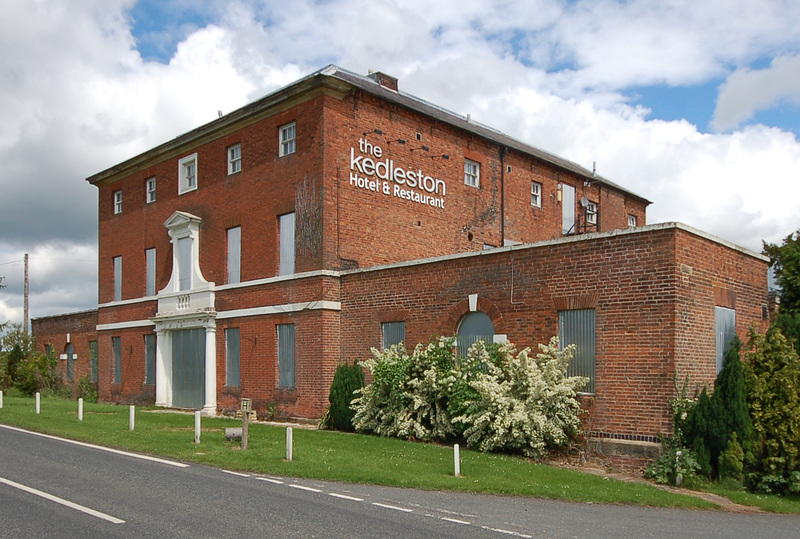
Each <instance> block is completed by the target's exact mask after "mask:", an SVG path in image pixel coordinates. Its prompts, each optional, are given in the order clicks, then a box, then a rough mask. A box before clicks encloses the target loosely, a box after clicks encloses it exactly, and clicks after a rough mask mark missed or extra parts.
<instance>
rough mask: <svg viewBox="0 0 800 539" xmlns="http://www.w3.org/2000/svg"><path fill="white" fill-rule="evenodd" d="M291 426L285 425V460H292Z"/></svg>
mask: <svg viewBox="0 0 800 539" xmlns="http://www.w3.org/2000/svg"><path fill="white" fill-rule="evenodd" d="M293 445H294V443H293V440H292V427H286V460H288V461H291V460H292V453H293V451H292V450H293V447H292V446H293Z"/></svg>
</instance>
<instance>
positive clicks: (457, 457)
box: [453, 444, 461, 477]
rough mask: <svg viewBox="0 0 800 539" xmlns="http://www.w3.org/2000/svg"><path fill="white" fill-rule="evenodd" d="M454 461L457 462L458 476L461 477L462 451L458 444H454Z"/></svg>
mask: <svg viewBox="0 0 800 539" xmlns="http://www.w3.org/2000/svg"><path fill="white" fill-rule="evenodd" d="M453 461H454V462H455V469H456V477H461V452H460V451H459V447H458V444H455V445H454V446H453Z"/></svg>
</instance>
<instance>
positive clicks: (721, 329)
mask: <svg viewBox="0 0 800 539" xmlns="http://www.w3.org/2000/svg"><path fill="white" fill-rule="evenodd" d="M714 311H715V312H714V319H715V322H716V326H717V374H719V371H721V370H722V363H723V361H724V359H725V352H727V351H728V350H730V348H731V342H732V341H733V338H734V337H735V336H736V311H734V310H733V309H728V308H726V307H716V308H715V309H714Z"/></svg>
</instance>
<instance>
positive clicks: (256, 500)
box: [0, 425, 800, 539]
mask: <svg viewBox="0 0 800 539" xmlns="http://www.w3.org/2000/svg"><path fill="white" fill-rule="evenodd" d="M99 536H103V537H137V538H138V537H157V536H158V537H194V538H197V537H223V536H227V537H381V538H384V537H425V536H427V537H467V538H468V537H537V538H538V537H742V538H748V539H749V538H753V537H770V538H778V537H800V516H795V515H791V516H782V515H752V514H751V515H738V514H728V513H721V512H711V511H683V510H669V509H653V508H640V507H628V506H608V505H599V504H575V503H566V502H555V501H548V500H537V499H528V498H519V497H501V496H486V495H472V494H460V493H450V492H428V491H419V490H412V489H397V488H387V487H374V486H369V485H350V484H344V483H333V482H323V481H315V480H303V479H293V478H287V477H274V476H261V475H253V474H246V475H242V474H234V473H231V472H227V471H225V470H219V469H215V468H208V467H205V466H199V465H196V464H190V465H187V464H186V463H181V462H175V461H168V460H158V459H156V460H145V459H142V458H139V457H137V456H135V455H130V454H124V453H119V452H118V453H114V452H109V451H107V450H103V449H101V448H96V447H91V446H85V445H76V444H75V443H72V442H68V441H65V440H60V439H54V438H50V437H43V436H41V435H34V434H32V433H27V432H23V431H19V430H14V429H9V428H7V427H3V426H2V425H0V537H2V538H8V537H59V538H62V537H99Z"/></svg>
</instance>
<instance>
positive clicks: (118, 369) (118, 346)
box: [111, 337, 122, 384]
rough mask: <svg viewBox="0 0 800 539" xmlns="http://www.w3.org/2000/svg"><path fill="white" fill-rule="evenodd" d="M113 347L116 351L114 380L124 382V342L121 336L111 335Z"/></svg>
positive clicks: (119, 382) (116, 382) (117, 382)
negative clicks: (121, 340)
mask: <svg viewBox="0 0 800 539" xmlns="http://www.w3.org/2000/svg"><path fill="white" fill-rule="evenodd" d="M111 348H112V350H113V352H114V381H113V383H115V384H121V383H122V343H121V342H120V338H119V337H111Z"/></svg>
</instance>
